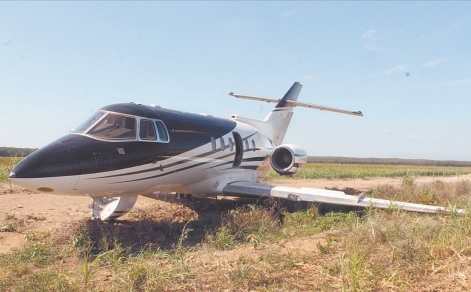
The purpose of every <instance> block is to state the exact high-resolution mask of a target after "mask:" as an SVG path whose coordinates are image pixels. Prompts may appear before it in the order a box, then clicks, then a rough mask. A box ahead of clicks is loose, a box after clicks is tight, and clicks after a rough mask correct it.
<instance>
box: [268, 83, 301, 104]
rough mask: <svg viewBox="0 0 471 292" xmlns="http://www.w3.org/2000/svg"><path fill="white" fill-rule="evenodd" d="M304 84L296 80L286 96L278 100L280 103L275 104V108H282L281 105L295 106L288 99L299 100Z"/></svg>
mask: <svg viewBox="0 0 471 292" xmlns="http://www.w3.org/2000/svg"><path fill="white" fill-rule="evenodd" d="M302 87H303V86H302V85H301V83H299V82H295V83H294V84H293V85H292V86H291V88H290V89H289V90H288V92H286V94H285V96H283V98H282V99H281V100H280V101H279V102H278V104H277V105H276V106H275V108H280V107H295V105H293V104H289V103H287V102H286V101H287V100H292V101H297V100H298V96H299V92H301V88H302Z"/></svg>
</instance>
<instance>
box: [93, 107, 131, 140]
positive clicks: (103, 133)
mask: <svg viewBox="0 0 471 292" xmlns="http://www.w3.org/2000/svg"><path fill="white" fill-rule="evenodd" d="M87 134H89V135H92V136H94V137H97V138H101V139H106V140H134V139H136V118H135V117H132V116H124V115H119V114H114V113H108V115H107V116H106V117H105V118H104V119H102V120H101V121H100V122H99V123H98V124H96V125H95V126H94V127H93V128H92V129H91V130H89V131H88V132H87Z"/></svg>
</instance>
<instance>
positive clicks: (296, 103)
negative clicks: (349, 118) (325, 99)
mask: <svg viewBox="0 0 471 292" xmlns="http://www.w3.org/2000/svg"><path fill="white" fill-rule="evenodd" d="M229 95H231V96H234V97H236V98H242V99H250V100H257V101H265V102H272V103H279V102H280V101H281V99H277V98H271V97H262V96H253V95H243V94H237V93H234V92H230V93H229ZM286 103H287V104H289V105H291V106H300V107H307V108H314V109H318V110H322V111H330V112H336V113H342V114H348V115H354V116H360V117H362V116H363V113H362V112H361V111H349V110H343V109H338V108H333V107H327V106H323V105H317V104H312V103H306V102H300V101H295V100H286Z"/></svg>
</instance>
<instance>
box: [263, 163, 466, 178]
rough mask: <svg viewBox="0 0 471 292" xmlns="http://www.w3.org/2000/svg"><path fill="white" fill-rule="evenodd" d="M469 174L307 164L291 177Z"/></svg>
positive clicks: (406, 167)
mask: <svg viewBox="0 0 471 292" xmlns="http://www.w3.org/2000/svg"><path fill="white" fill-rule="evenodd" d="M470 173H471V167H453V166H412V165H369V164H333V163H307V164H306V165H305V166H304V167H303V168H302V169H301V170H300V171H299V172H298V173H296V174H295V175H293V177H294V178H299V179H356V178H361V179H368V178H375V177H408V176H410V177H413V176H433V177H441V176H453V175H464V174H470ZM279 178H283V176H280V175H278V174H276V173H275V172H274V171H270V173H269V174H268V176H267V179H279Z"/></svg>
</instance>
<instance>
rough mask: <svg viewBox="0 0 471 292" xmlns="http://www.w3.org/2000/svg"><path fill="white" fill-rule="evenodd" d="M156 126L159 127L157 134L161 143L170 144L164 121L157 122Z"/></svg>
mask: <svg viewBox="0 0 471 292" xmlns="http://www.w3.org/2000/svg"><path fill="white" fill-rule="evenodd" d="M155 126H156V127H157V133H158V134H159V140H160V141H161V142H168V132H167V127H165V125H164V123H163V122H162V121H155Z"/></svg>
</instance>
